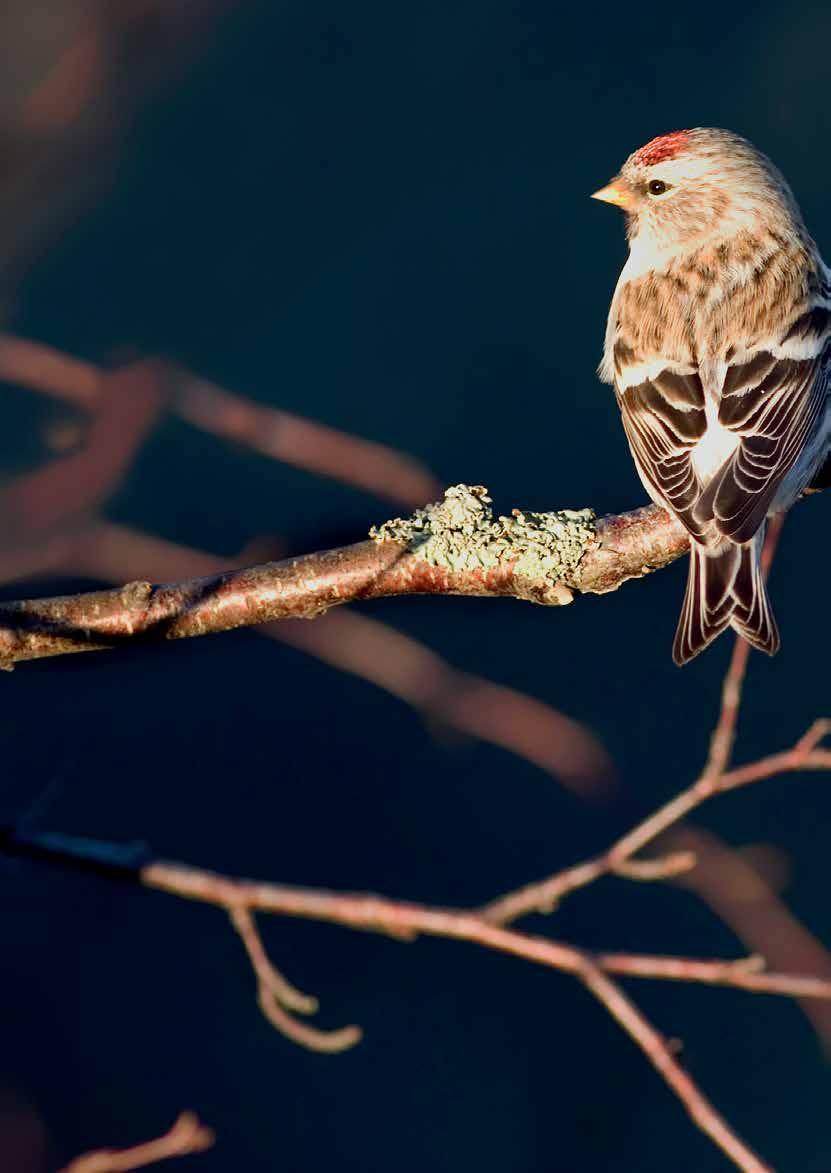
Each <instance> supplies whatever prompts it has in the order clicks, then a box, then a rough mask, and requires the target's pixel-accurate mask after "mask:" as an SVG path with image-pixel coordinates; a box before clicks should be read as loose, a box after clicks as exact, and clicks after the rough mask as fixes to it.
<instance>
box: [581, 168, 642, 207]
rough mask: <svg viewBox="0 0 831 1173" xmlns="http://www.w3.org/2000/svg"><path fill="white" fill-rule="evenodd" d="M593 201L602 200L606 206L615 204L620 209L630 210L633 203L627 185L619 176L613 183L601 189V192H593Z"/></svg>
mask: <svg viewBox="0 0 831 1173" xmlns="http://www.w3.org/2000/svg"><path fill="white" fill-rule="evenodd" d="M591 198H592V199H593V200H602V201H603V203H604V204H614V205H615V206H616V207H618V208H628V207H629V206H630V205H631V203H632V196H631V193H630V191H629V189H628V187H627V186H626V183H625V181H624V180H623V179H621V177H620V176H619V175H617V176H615V178H614V179H613V180H612V182H611V183H607V184H606V186H605V187H601V189H600V191H593V192H592V195H591Z"/></svg>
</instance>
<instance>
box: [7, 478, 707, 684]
mask: <svg viewBox="0 0 831 1173" xmlns="http://www.w3.org/2000/svg"><path fill="white" fill-rule="evenodd" d="M371 534H372V536H371V539H370V540H369V541H364V542H357V543H355V544H354V545H351V546H344V547H341V548H339V549H335V550H325V551H322V552H320V553H316V554H307V555H305V556H303V557H300V558H290V559H286V560H284V561H282V562H269V563H266V564H264V565H262V566H254V567H250V568H246V569H242V570H234V571H229V572H226V573H223V574H218V575H210V576H208V577H206V578H197V579H190V580H188V581H185V582H178V583H173V584H169V585H164V586H153V585H152V584H151V583H149V582H132V583H128V584H127V585H126V586H123V587H120V588H117V589H115V590H106V591H94V592H91V593H88V594H81V595H76V596H65V597H59V598H51V599H30V600H24V601H20V602H12V603H6V604H3V605H2V606H0V665H2V666H4V667H10V666H11V665H13V664H14V663H16V662H18V661H21V660H33V659H39V658H42V657H44V656H56V655H62V654H65V653H68V652H80V651H95V650H100V649H103V648H112V647H116V646H118V645H120V644H123V643H125V642H130V641H135V640H145V639H184V638H188V637H191V636H197V635H207V634H209V633H212V632H219V631H227V630H229V629H231V628H235V627H241V626H250V625H252V624H257V623H264V622H268V621H273V620H276V619H303V618H306V619H308V618H312V617H314V616H315V615H320V614H322V613H323V612H324V611H326V610H327V609H328V608H330V607H334V606H337V605H339V604H342V603H349V602H354V601H357V600H364V599H378V598H384V597H390V596H397V595H415V594H441V595H476V596H481V597H492V598H493V597H499V596H510V597H513V598H516V599H524V600H527V601H530V602H534V603H540V604H543V605H547V606H555V605H563V604H566V603H570V602H571V601H572V599H573V597H574V594H575V593H591V594H602V593H605V592H607V591H612V590H615V589H616V588H617V587H619V586H620V585H621V583H623V582H625V581H626V580H627V579H630V578H637V577H640V576H641V575H644V574H646V573H648V572H649V571H650V570H653V569H656V568H658V567H661V566H666V565H667V564H668V563H669V562H672V561H673V560H674V559H676V558H678V557H680V555H681V554H683V553H684V551H685V550H686V549H687V546H688V540H687V536H686V533H685V532H684V530H683V529H682V527H681V525H680V524H679V523H678V522H676V521H675V520H674V519H672V518H670V517H669V515H668V514H667V513H666V512H665V511H664V510H662V509H659V508H658V507H657V506H654V505H653V506H648V507H646V508H643V509H635V510H632V511H631V512H629V513H623V514H618V515H611V516H608V517H603V518H600V519H595V518H594V516H593V515H592V513H591V511H590V510H579V511H575V510H563V511H561V512H558V513H531V512H525V513H523V512H521V511H519V510H515V511H514V514H513V516H512V517H500V518H498V519H495V518H494V517H493V514H492V512H491V509H490V499H489V497H488V496H487V492H486V490H485V489H483V488H481V487H480V486H479V487H473V488H469V487H468V486H464V485H459V486H455V487H454V488H451V489H448V490H446V492H445V496H444V500H443V501H442V502H440V503H438V504H436V505H431V506H428V507H427V508H425V509H421V510H417V511H416V513H415V514H414V515H413V517H411V518H409V519H406V520H401V519H396V520H395V521H392V522H387V523H385V524H384V525H382V526H380V527H378V528H373V530H372V531H371Z"/></svg>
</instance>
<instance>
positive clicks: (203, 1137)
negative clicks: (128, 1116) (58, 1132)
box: [62, 1112, 214, 1173]
mask: <svg viewBox="0 0 831 1173" xmlns="http://www.w3.org/2000/svg"><path fill="white" fill-rule="evenodd" d="M213 1143H214V1134H213V1133H212V1132H211V1130H210V1129H209V1128H206V1127H205V1125H204V1124H202V1123H200V1121H199V1120H198V1119H197V1117H196V1116H194V1114H193V1113H192V1112H183V1113H182V1114H181V1116H180V1117H179V1118H178V1120H176V1121H175V1123H174V1124H173V1126H172V1128H171V1129H170V1131H169V1132H166V1133H165V1134H164V1136H160V1137H158V1138H157V1139H156V1140H149V1141H146V1142H145V1143H144V1144H138V1145H135V1146H134V1147H133V1148H129V1149H101V1150H99V1151H98V1152H94V1153H86V1154H84V1155H83V1156H81V1157H76V1158H75V1160H74V1161H70V1162H69V1164H68V1165H66V1166H65V1168H64V1169H63V1171H62V1173H130V1171H131V1170H134V1169H144V1168H146V1167H147V1166H148V1165H155V1164H156V1163H157V1162H158V1161H166V1160H168V1159H169V1158H171V1157H186V1156H188V1155H189V1154H191V1153H201V1152H204V1150H205V1149H209V1148H210V1147H211V1145H212V1144H213Z"/></svg>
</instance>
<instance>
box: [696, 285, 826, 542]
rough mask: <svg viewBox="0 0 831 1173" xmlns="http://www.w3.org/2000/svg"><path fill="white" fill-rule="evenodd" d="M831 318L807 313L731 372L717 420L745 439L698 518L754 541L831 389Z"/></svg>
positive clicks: (822, 311)
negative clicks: (830, 338)
mask: <svg viewBox="0 0 831 1173" xmlns="http://www.w3.org/2000/svg"><path fill="white" fill-rule="evenodd" d="M829 331H831V312H829V310H828V309H826V308H824V307H822V306H816V307H813V308H811V309H809V310H808V311H807V312H805V313H803V314H802V315H801V316H800V317H799V318H797V319H796V321H795V322H793V323H792V324H791V325H790V326H789V327H788V329H787V331H786V332H785V334H784V337H782V338H781V339H780V340H779V341H777V342H776V343H773V344H771V349H769V350H766V349H761V348H760V349H759V350H757V351H756V352H755V353H754V354H752V355H751V356H746V357H745V358H744V359H743V361H742V362H740V363H739V362H736V363H733V364H732V365H731V366H729V367H728V368H727V372H726V374H725V377H724V382H723V385H722V392H721V401H720V404H719V412H718V421H719V423H720V424H721V425H722V427H724V428H727V429H728V430H729V431H731V432H734V433H735V434H736V435H737V436H739V437H741V439H740V442H739V444H738V447H737V448H736V450H735V452H734V453H733V454H732V456H730V458H729V459H728V460H726V461H725V463H724V465H723V466H722V468H721V469H720V470H719V471H718V472H717V473H716V474H715V475H714V476H713V478H712V480H711V481H710V483H709V484H708V485H707V487H706V489H705V491H704V492H703V493H702V495H701V499H700V500H699V502H698V504H697V505H696V507H695V510H694V513H695V519H696V521H698V522H700V523H706V522H710V523H714V524H715V527H716V529H717V530H718V531H719V533H721V534H722V535H723V536H724V537H726V538H729V539H730V540H731V541H733V542H748V541H750V539H751V538H752V537H753V535H754V534H755V533H756V531H757V530H758V529H759V526H760V525H761V524H762V522H763V521H764V519H765V517H766V515H767V513H768V512H769V510H770V507H771V504H772V503H773V500H774V498H775V496H776V492H777V490H778V489H779V486H780V485H781V484H782V481H783V480H784V479H785V477H786V476H787V474H788V473H789V472H790V471H791V469H792V468H793V467H794V465H795V464H796V462H797V461H798V459H799V457H800V455H801V454H802V452H803V450H804V449H805V446H806V444H807V443H808V442H809V441H810V438H811V436H812V435H813V433H814V430H815V429H816V428H817V426H818V424H819V421H820V420H821V418H822V415H823V412H824V410H825V404H826V398H827V396H828V393H829V387H830V386H831V341H829Z"/></svg>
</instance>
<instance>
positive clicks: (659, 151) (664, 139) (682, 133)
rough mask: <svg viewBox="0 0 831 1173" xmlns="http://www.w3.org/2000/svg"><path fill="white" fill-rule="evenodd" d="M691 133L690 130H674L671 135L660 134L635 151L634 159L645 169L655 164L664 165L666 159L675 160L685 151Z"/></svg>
mask: <svg viewBox="0 0 831 1173" xmlns="http://www.w3.org/2000/svg"><path fill="white" fill-rule="evenodd" d="M689 134H690V132H689V131H688V130H673V131H672V132H671V133H670V134H659V135H658V137H657V138H653V139H652V140H651V141H650V142H648V143H647V144H646V146H645V147H641V149H640V150H639V151H635V154H634V155H633V159H634V161H635V162H636V163H640V164H641V166H643V167H651V166H652V165H653V163H663V161H664V159H674V158H675V156H676V155H677V154H678V152H679V151H680V150H682V149H683V147H684V145H685V143H686V141H687V139H688V138H689Z"/></svg>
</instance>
